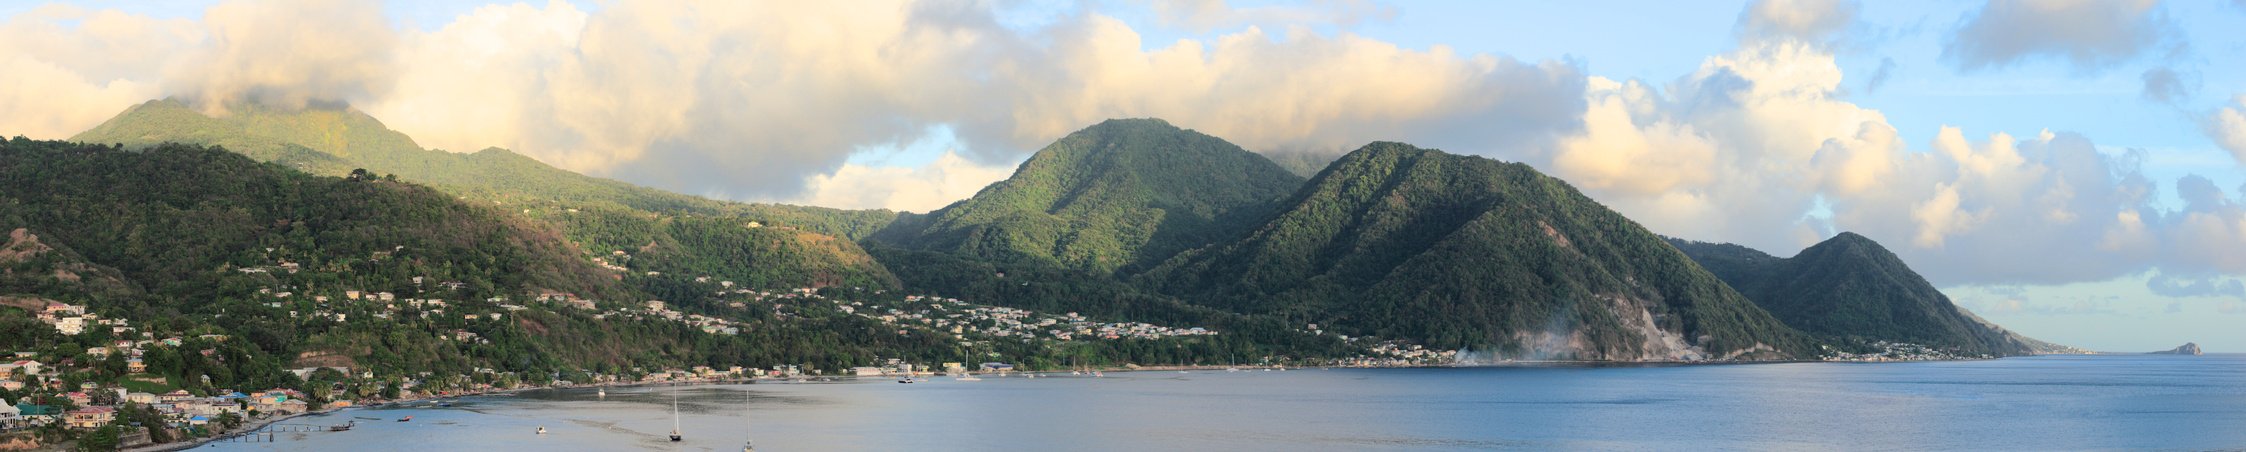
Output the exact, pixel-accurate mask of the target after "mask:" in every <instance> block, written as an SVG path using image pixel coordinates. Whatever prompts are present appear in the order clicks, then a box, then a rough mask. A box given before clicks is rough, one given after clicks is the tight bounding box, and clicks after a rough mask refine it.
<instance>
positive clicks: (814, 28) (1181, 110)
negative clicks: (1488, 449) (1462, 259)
mask: <svg viewBox="0 0 2246 452" xmlns="http://www.w3.org/2000/svg"><path fill="white" fill-rule="evenodd" d="M1154 6H1156V7H1157V8H1169V9H1170V10H1172V12H1174V13H1176V14H1171V15H1173V16H1175V17H1176V18H1177V19H1179V20H1186V21H1188V22H1193V24H1192V25H1193V26H1196V27H1215V28H1214V29H1221V30H1231V31H1228V32H1223V33H1219V34H1215V35H1212V36H1211V37H1207V38H1196V39H1186V40H1179V41H1174V42H1169V43H1156V44H1157V45H1149V44H1150V43H1146V42H1144V41H1143V40H1142V38H1141V35H1140V34H1139V32H1138V30H1135V29H1133V28H1132V27H1131V26H1130V25H1128V24H1125V23H1124V22H1122V21H1121V20H1118V19H1116V18H1113V17H1109V16H1106V15H1102V14H1100V13H1098V12H1096V11H1090V10H1080V11H1076V12H1073V13H1070V14H1068V15H1065V16H1063V17H1060V18H1057V19H1055V20H1054V21H1053V22H1052V23H1050V24H1047V25H1044V26H1043V28H1037V29H1030V30H1021V29H1015V28H1009V27H1007V26H1002V25H1001V24H999V21H998V20H997V18H996V17H997V13H995V12H994V11H993V10H992V9H991V7H990V5H989V4H986V3H982V2H954V1H942V0H931V1H917V2H900V1H874V0H851V1H838V2H785V1H689V2H644V3H643V2H627V3H619V4H615V5H604V6H603V7H602V8H601V9H599V10H598V11H597V12H589V11H585V10H580V9H578V8H577V7H576V6H575V5H574V4H571V3H568V2H564V1H559V0H554V1H550V2H547V3H545V4H543V5H535V4H505V5H488V6H484V7H481V8H477V9H475V10H472V11H469V12H467V13H466V14H463V15H461V16H459V17H457V18H455V19H454V20H453V21H452V22H449V23H445V24H443V25H442V26H441V27H437V28H434V29H426V30H423V29H407V30H402V31H399V30H393V29H392V28H390V26H389V22H388V21H386V20H385V19H384V18H383V17H382V14H381V11H380V10H379V7H378V4H376V3H371V2H347V1H341V0H318V1H310V2H279V1H261V0H233V1H228V2H225V3H221V4H219V5H216V6H213V7H211V8H210V9H208V10H207V11H206V12H205V14H204V17H202V18H201V20H199V21H181V20H156V19H149V18H146V17H143V16H132V15H127V14H122V13H114V12H88V11H83V10H80V9H76V8H72V7H66V6H64V7H48V8H41V9H39V10H37V12H35V13H28V14H20V15H18V16H17V17H15V18H11V20H10V23H9V24H8V25H6V26H5V27H4V28H0V38H4V39H0V58H5V59H6V61H10V62H13V63H16V64H14V65H13V66H12V67H15V68H17V70H15V71H12V72H11V74H9V75H8V76H6V78H5V79H0V100H6V102H4V103H0V112H6V113H14V114H10V115H8V116H7V118H6V119H0V126H7V127H10V129H11V130H12V131H17V132H18V133H31V134H36V135H42V136H48V137H57V138H59V137H63V136H67V135H69V134H71V133H75V132H77V131H80V130H84V129H86V128H89V127H92V126H93V125H94V124H96V123H98V122H99V121H100V120H102V119H105V118H106V117H108V116H109V115H112V114H114V113H115V112H117V111H120V110H122V109H123V108H124V107H126V106H129V105H132V104H133V103H136V102H139V101H142V100H146V99H149V98H155V97H162V96H167V95H168V96H178V97H181V98H185V99H189V100H193V101H197V102H198V103H199V104H200V105H202V106H203V107H204V108H205V110H206V111H207V112H210V113H214V114H215V113H222V112H223V109H224V108H225V106H226V105H227V104H228V103H230V102H258V103H263V104H266V105H269V106H276V107H281V108H295V107H301V106H304V105H307V104H309V103H313V102H334V101H340V102H347V103H349V104H351V105H353V106H355V107H358V108H360V109H361V110H364V111H367V112H369V113H370V114H373V115H374V116H376V117H377V118H381V119H383V120H384V121H385V122H386V123H387V124H389V125H391V126H392V127H393V128H396V129H398V130H400V131H403V132H406V133H407V134H409V135H412V136H414V137H416V138H417V139H418V140H419V141H421V142H422V143H424V144H425V145H429V146H432V147H436V148H440V149H445V150H450V151H457V152H470V151H474V150H478V149H482V148H485V147H493V146H496V147H504V148H509V149H512V150H515V151H518V152H520V153H523V154H525V155H529V156H532V157H534V158H537V159H539V160H542V161H545V162H548V163H551V164H554V165H556V166H560V167H563V168H566V169H570V170H574V171H578V172H583V173H588V174H593V175H600V176H609V177H615V178H619V179H624V180H627V181H631V182H636V183H640V184H645V185H651V186H656V187H659V188H664V189H669V190H673V191H679V192H684V193H690V194H697V195H706V196H712V197H720V198H731V199H742V200H787V199H799V198H803V197H804V196H808V195H807V194H809V193H811V192H812V190H813V187H811V186H810V184H812V183H813V182H815V181H817V180H824V179H818V178H821V177H828V178H832V177H839V176H844V174H842V173H841V171H843V170H844V169H845V165H844V162H846V161H847V160H848V158H849V156H851V155H853V154H854V153H857V152H861V150H864V149H869V148H884V147H896V146H901V145H903V144H906V143H911V142H914V141H916V140H921V139H924V138H925V137H924V136H922V135H923V134H924V132H925V131H926V130H929V128H930V127H933V126H945V127H948V128H949V129H951V130H955V131H956V132H957V133H956V135H955V136H956V143H954V145H955V148H956V151H957V156H958V157H961V158H966V159H968V160H969V161H972V162H974V163H975V164H978V165H1009V164H1011V163H1013V162H1016V161H1019V159H1021V158H1022V157H1023V156H1024V155H1025V154H1026V153H1027V152H1029V151H1031V150H1034V149H1038V148H1040V147H1042V146H1043V145H1044V144H1046V143H1047V142H1050V141H1051V140H1054V139H1057V138H1058V137H1060V136H1063V135H1065V134H1067V133H1068V132H1071V131H1074V130H1076V129H1078V128H1081V127H1084V126H1087V125H1090V124H1094V123H1097V122H1099V121H1100V120H1103V119H1107V118H1112V117H1162V118H1166V119H1169V120H1170V121H1171V122H1173V123H1177V124H1180V125H1183V126H1187V127H1193V128H1196V129H1199V130H1202V131H1205V132H1209V133H1212V134H1215V135H1218V136H1223V137H1226V138H1227V139H1230V140H1233V141H1235V142H1237V143H1239V144H1241V145H1243V146H1244V147H1247V148H1249V149H1253V150H1259V151H1278V152H1285V151H1302V152H1317V153H1334V152H1339V151H1342V150H1346V149H1351V148H1354V147H1356V146H1358V145H1361V144H1363V143H1365V142H1368V141H1373V140H1381V139H1390V140H1398V139H1409V140H1413V141H1417V142H1421V143H1425V144H1429V145H1435V146H1449V147H1453V148H1462V149H1466V148H1472V149H1491V148H1516V147H1517V148H1535V149H1542V148H1545V147H1547V146H1548V143H1549V142H1550V140H1552V139H1553V137H1554V136H1555V135H1557V134H1558V133H1560V132H1562V131H1568V130H1573V129H1575V128H1579V127H1580V126H1581V118H1582V116H1583V115H1582V112H1583V111H1584V109H1585V105H1586V100H1585V98H1584V96H1583V95H1582V93H1583V89H1584V88H1583V87H1584V84H1585V82H1586V77H1585V76H1584V75H1583V73H1582V67H1581V65H1580V64H1579V63H1576V62H1572V61H1546V62H1524V61H1519V60H1515V59H1511V58H1507V57H1503V56H1497V55H1486V54H1471V53H1462V52H1457V51H1454V50H1452V49H1450V48H1447V47H1442V46H1435V47H1430V48H1419V49H1414V48H1405V47H1400V46H1397V45H1394V44H1392V43H1388V42H1384V41H1379V40H1375V39H1371V38H1367V37H1363V36H1358V35H1354V34H1350V33H1348V32H1346V31H1328V32H1315V31H1312V29H1311V27H1302V26H1294V25H1295V24H1296V23H1298V22H1301V21H1310V22H1313V23H1319V24H1326V25H1335V24H1340V25H1347V24H1350V23H1355V22H1354V21H1360V20H1374V19H1380V18H1384V17H1387V15H1389V14H1392V11H1391V10H1390V9H1388V8H1385V7H1380V6H1377V5H1373V4H1371V3H1366V2H1354V1H1335V2H1327V3H1315V4H1311V5H1307V6H1299V7H1276V8H1265V7H1254V8H1233V7H1230V6H1229V5H1225V4H1222V3H1221V2H1199V3H1195V2H1163V3H1159V4H1156V5H1154ZM1280 22H1288V23H1289V24H1280ZM1266 23H1269V24H1271V26H1264V24H1266ZM1235 27H1237V28H1235ZM1342 29H1346V27H1342Z"/></svg>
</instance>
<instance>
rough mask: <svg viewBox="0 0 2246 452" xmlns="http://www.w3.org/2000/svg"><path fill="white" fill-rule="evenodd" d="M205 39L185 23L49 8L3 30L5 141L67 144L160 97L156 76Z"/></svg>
mask: <svg viewBox="0 0 2246 452" xmlns="http://www.w3.org/2000/svg"><path fill="white" fill-rule="evenodd" d="M201 39H202V35H201V30H200V29H198V28H197V27H196V26H195V24H194V23H193V22H189V21H185V20H161V19H151V18H147V17H143V16H136V15H131V14H125V13H123V12H119V11H115V10H98V11H93V10H87V9H84V8H79V7H75V6H69V5H46V6H41V7H38V8H34V9H32V10H30V11H27V12H24V13H22V14H18V15H16V16H15V17H10V18H8V20H7V22H6V23H0V64H5V65H7V67H8V70H7V71H6V72H5V73H0V133H5V134H7V135H24V136H30V137H35V138H47V139H61V138H68V137H70V136H71V135H75V134H77V133H78V132H81V131H84V130H86V129H88V128H92V127H93V126H94V125H95V124H99V123H101V121H102V120H105V119H109V117H110V116H113V115H116V114H117V112H118V111H122V110H124V109H125V107H128V106H132V105H133V104H137V103H140V102H143V101H146V100H148V99H150V98H154V97H157V96H158V95H160V94H161V91H160V90H159V88H158V86H157V84H156V83H155V79H154V78H152V77H150V74H153V73H157V72H160V71H162V70H163V68H164V67H165V65H166V64H168V63H169V62H170V61H172V57H173V56H174V55H175V54H177V53H179V52H180V51H181V50H182V49H184V48H186V47H187V46H188V45H191V44H192V43H194V42H197V41H199V40H201Z"/></svg>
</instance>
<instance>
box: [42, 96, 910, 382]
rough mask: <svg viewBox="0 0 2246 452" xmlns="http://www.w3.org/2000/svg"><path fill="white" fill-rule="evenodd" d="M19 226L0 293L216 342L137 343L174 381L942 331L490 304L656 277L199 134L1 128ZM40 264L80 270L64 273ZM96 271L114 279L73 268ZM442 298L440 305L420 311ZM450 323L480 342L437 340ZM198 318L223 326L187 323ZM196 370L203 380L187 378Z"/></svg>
mask: <svg viewBox="0 0 2246 452" xmlns="http://www.w3.org/2000/svg"><path fill="white" fill-rule="evenodd" d="M18 229H20V230H21V232H16V233H14V234H12V236H14V237H18V239H12V240H11V243H12V245H11V246H10V247H9V249H12V250H33V249H38V250H39V251H38V252H34V253H23V252H11V253H9V258H8V259H6V260H5V261H6V262H0V264H5V265H4V266H5V267H6V269H7V270H8V273H7V274H8V275H9V276H8V277H7V278H6V279H4V280H0V282H6V283H7V284H6V285H0V297H5V298H9V299H10V300H16V302H11V303H9V304H10V305H12V306H16V307H17V308H26V309H34V308H36V307H37V306H38V305H40V304H43V303H44V300H54V301H64V302H82V303H88V304H90V305H91V306H90V308H91V310H92V311H94V312H96V313H99V314H102V315H103V316H104V317H105V318H122V319H132V320H135V321H137V322H142V323H136V324H135V326H136V327H137V328H138V330H139V331H142V332H147V333H150V334H155V335H157V336H155V337H163V335H171V336H180V337H186V338H188V339H187V344H185V345H183V346H182V348H185V349H190V350H192V349H195V348H210V349H213V350H217V352H216V354H215V355H199V354H191V353H190V354H181V355H180V356H182V357H183V359H181V360H180V361H178V362H176V364H169V363H173V361H169V360H162V359H154V358H152V359H151V361H150V368H151V369H150V372H151V373H153V374H156V375H158V376H162V377H164V378H165V379H166V380H168V381H170V382H171V383H170V384H171V385H174V386H177V387H188V388H195V389H210V388H218V387H261V386H268V385H271V386H280V385H290V384H294V382H293V381H292V379H293V376H289V375H286V374H284V373H280V370H281V369H284V368H289V367H295V366H303V365H346V366H352V367H356V368H364V369H368V370H372V371H375V372H378V373H381V374H384V375H408V374H410V373H411V372H415V371H433V372H439V373H443V372H453V373H458V374H468V373H470V371H471V370H474V369H476V368H489V369H498V370H502V371H510V372H542V373H550V372H562V371H574V370H580V369H603V370H617V369H628V368H631V367H640V366H644V367H648V368H659V367H663V366H682V365H692V364H709V365H718V364H727V365H732V364H752V365H777V364H810V365H814V366H822V367H823V368H829V369H832V368H839V367H845V366H848V365H859V364H865V363H870V362H873V360H874V358H876V357H877V356H888V357H898V356H912V355H925V356H937V355H943V354H946V353H948V352H946V351H947V350H950V349H951V347H950V346H949V345H948V344H943V343H942V342H941V341H938V340H935V339H933V338H912V337H905V338H900V337H899V336H897V335H895V334H894V333H890V332H886V330H887V328H885V327H881V326H879V325H878V324H877V323H874V322H870V321H865V320H863V319H856V318H846V317H837V318H827V319H807V320H801V321H790V322H777V321H771V320H772V319H770V318H760V317H756V316H753V315H749V314H753V310H752V311H749V312H743V313H741V314H737V315H734V316H733V317H740V318H742V319H743V321H747V322H751V324H752V325H762V327H752V328H748V329H746V330H745V331H744V332H743V333H742V334H741V335H740V336H715V335H709V334H705V333H703V332H702V331H699V330H696V329H695V328H694V327H691V326H688V325H684V324H681V323H678V322H665V321H657V320H650V319H636V318H623V319H617V318H610V319H596V318H594V317H593V314H594V312H593V311H584V310H578V309H574V308H563V307H560V306H546V308H545V309H530V310H519V311H510V310H501V309H498V306H497V304H498V302H493V301H488V300H517V301H514V302H515V303H527V302H525V301H522V300H532V299H534V298H535V297H536V296H537V295H540V294H546V293H557V292H558V293H569V294H574V295H575V296H578V297H584V298H589V299H593V300H605V301H603V302H602V303H601V305H602V306H609V307H613V306H618V305H636V304H637V302H638V301H639V300H642V299H646V298H645V297H646V295H645V294H646V293H648V292H651V290H650V289H649V288H651V287H658V285H657V284H655V283H654V281H655V278H650V277H642V276H639V275H619V274H617V273H616V272H612V271H608V270H604V269H600V268H598V267H596V266H594V265H593V264H592V263H591V262H590V261H589V260H588V259H586V258H585V257H584V254H585V253H584V252H582V251H580V250H577V249H575V248H574V247H572V246H571V245H570V244H569V243H568V242H566V241H564V240H562V238H561V237H560V234H559V233H557V232H555V231H554V230H553V229H552V228H551V227H549V226H546V225H545V224H543V223H539V222H534V221H528V220H525V219H523V218H521V217H515V216H509V215H505V214H504V213H503V212H500V211H497V210H495V209H492V208H488V207H479V206H473V205H468V204H463V203H461V202H459V201H458V200H456V199H454V197H452V196H448V195H444V194H441V193H437V192H436V191H435V190H431V189H429V188H425V187H420V186H416V185H411V184H406V183H400V182H393V181H388V180H383V179H378V178H371V177H354V178H333V177H318V176H311V175H306V174H303V173H299V172H295V171H290V170H286V169H283V168H280V167H277V166H272V165H269V164H260V163H256V162H252V161H250V160H248V159H245V158H242V157H241V156H239V155H236V154H232V153H229V152H226V151H224V150H220V149H215V148H204V147H198V146H189V145H161V146H157V147H153V148H149V149H147V150H145V151H141V152H131V151H123V150H118V149H115V148H112V147H109V146H98V145H75V144H69V143H61V142H43V141H30V140H22V139H17V140H14V141H10V142H7V143H6V144H5V146H0V230H18ZM55 269H79V270H78V271H75V272H69V273H71V274H70V275H69V276H63V275H60V274H57V273H55V272H54V270H55ZM109 279H115V281H107V282H100V283H99V284H94V283H91V282H94V281H106V280H109ZM143 288H145V289H143ZM347 291H355V292H362V293H367V294H372V293H375V292H389V293H394V294H396V296H397V297H399V298H401V299H413V298H430V299H443V300H447V301H449V302H450V303H451V306H449V307H446V308H442V309H438V308H428V309H425V308H421V307H410V308H404V309H396V308H388V307H387V306H385V305H387V303H383V304H377V303H373V302H371V301H359V300H350V301H346V299H345V297H344V296H343V295H344V293H345V292H347ZM707 291H710V289H702V290H700V292H707ZM291 294H294V295H295V296H291ZM315 295H317V296H319V298H322V299H324V300H314V299H313V298H314V296H315ZM23 301H32V302H23ZM529 304H534V305H536V304H535V303H529ZM534 307H535V306H534ZM386 308H388V309H386ZM697 308H699V309H705V311H702V312H711V313H713V314H721V313H719V312H717V311H716V310H715V309H714V308H711V307H706V306H705V307H697ZM443 309H450V310H452V311H453V313H452V314H449V315H446V314H438V315H428V314H437V313H438V312H439V311H442V310H443ZM0 312H13V313H16V314H11V317H9V318H10V319H20V320H7V319H0V335H7V336H8V337H5V338H0V339H5V341H4V343H6V344H9V345H10V346H14V347H27V348H23V349H19V350H37V349H39V348H40V347H46V348H51V349H54V350H60V352H58V353H60V354H62V356H65V357H69V356H73V355H76V354H77V352H75V351H82V350H83V349H85V348H87V347H94V346H99V345H105V344H106V343H107V341H108V340H110V339H111V332H110V331H109V330H107V329H104V328H89V330H88V332H87V333H86V334H81V335H78V336H69V337H64V336H59V335H57V334H55V333H54V328H53V327H50V326H47V325H44V324H40V323H37V322H36V321H35V320H28V319H21V317H16V316H21V315H22V314H21V313H22V312H24V311H22V310H18V309H13V308H0ZM477 312H503V313H509V314H513V315H512V316H511V317H507V319H506V320H505V321H496V320H491V319H484V320H478V319H472V318H466V317H464V316H462V315H460V313H477ZM315 313H328V314H340V315H342V316H343V317H341V318H334V317H319V316H314V315H313V314H315ZM378 316H390V317H388V318H380V317H378ZM455 332H466V333H472V334H473V335H474V337H478V338H480V339H481V340H480V341H456V340H447V339H446V336H453V335H455ZM128 334H130V333H128ZM203 335H218V336H226V337H232V338H235V339H234V340H211V339H197V338H199V337H201V336H203ZM131 338H135V339H137V338H140V336H138V335H134V336H132V337H131ZM196 341H205V342H207V343H199V342H196ZM206 356H217V357H222V358H216V359H206ZM82 362H83V361H82ZM198 375H210V376H212V380H211V381H210V382H208V383H204V382H200V381H196V380H191V379H189V377H193V376H198ZM93 377H94V376H88V377H87V378H89V379H91V378H93ZM110 377H116V375H110Z"/></svg>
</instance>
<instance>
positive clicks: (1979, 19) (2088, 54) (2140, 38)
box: [1942, 0, 2177, 72]
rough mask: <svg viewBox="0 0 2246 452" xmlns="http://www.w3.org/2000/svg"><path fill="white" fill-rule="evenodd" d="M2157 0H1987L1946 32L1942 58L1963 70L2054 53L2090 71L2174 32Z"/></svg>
mask: <svg viewBox="0 0 2246 452" xmlns="http://www.w3.org/2000/svg"><path fill="white" fill-rule="evenodd" d="M2159 7H2160V4H2159V1H2158V0H2111V1H2108V0H1990V1H1989V2H1988V4H1987V5H1986V6H1984V7H1982V8H1981V9H1980V10H1979V11H1976V12H1974V13H1971V14H1969V15H1968V16H1967V17H1966V18H1965V19H1964V20H1962V21H1961V22H1960V23H1959V25H1958V27H1957V29H1955V30H1953V31H1951V32H1950V35H1949V39H1948V42H1946V43H1945V45H1944V46H1943V48H1942V59H1943V60H1945V61H1947V62H1949V63H1950V64H1951V65H1953V66H1955V67H1957V68H1958V69H1960V70H1964V71H1976V70H1984V69H1994V68H2002V67H2005V66H2010V65H2012V64H2015V63H2019V62H2021V61H2025V60H2029V59H2033V58H2059V59H2063V60H2065V61H2066V62H2068V63H2069V64H2071V65H2073V66H2074V68H2075V70H2076V71H2079V72H2094V71H2097V70H2101V69H2104V68H2106V67H2108V66H2111V65H2113V64H2115V63H2120V62H2124V61H2129V60H2132V59H2135V58H2137V57H2138V56H2139V55H2141V54H2143V53H2145V51H2146V50H2148V49H2151V48H2153V47H2154V46H2156V45H2158V44H2160V43H2161V42H2162V41H2164V40H2168V39H2171V38H2172V37H2173V36H2174V35H2175V34H2176V33H2177V32H2176V30H2175V28H2176V26H2175V23H2174V22H2173V21H2171V20H2169V18H2168V16H2167V14H2165V13H2163V12H2162V11H2161V10H2160V8H2159Z"/></svg>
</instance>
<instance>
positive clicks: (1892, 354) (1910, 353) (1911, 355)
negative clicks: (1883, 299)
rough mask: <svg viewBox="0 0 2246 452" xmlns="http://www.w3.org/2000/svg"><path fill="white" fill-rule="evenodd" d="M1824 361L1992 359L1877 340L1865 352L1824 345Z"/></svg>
mask: <svg viewBox="0 0 2246 452" xmlns="http://www.w3.org/2000/svg"><path fill="white" fill-rule="evenodd" d="M1824 348H1825V360H1826V361H1852V362H1888V361H1950V360H1959V359H1992V358H1994V357H1992V356H1989V355H1973V356H1966V355H1959V354H1956V353H1951V352H1948V351H1944V350H1939V349H1935V348H1933V347H1928V346H1925V345H1920V344H1912V343H1906V342H1888V341H1878V342H1873V343H1872V349H1873V350H1875V351H1870V352H1866V353H1850V352H1844V351H1839V350H1834V349H1833V348H1832V346H1824Z"/></svg>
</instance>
